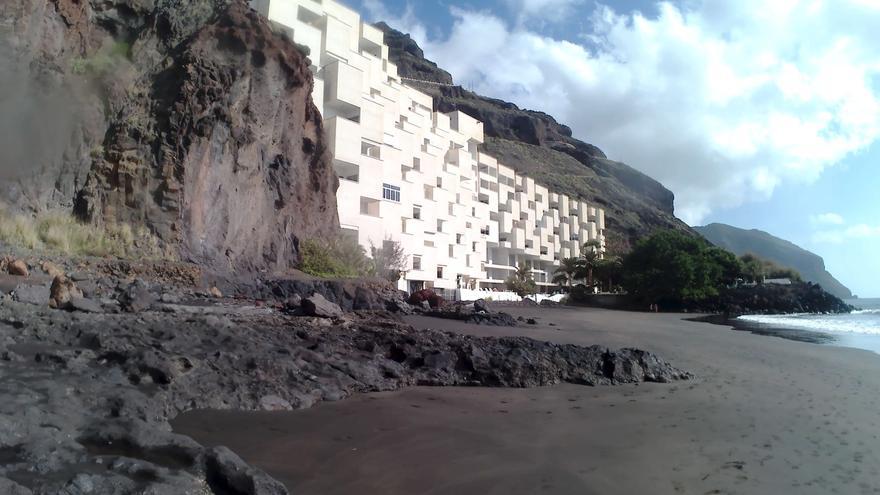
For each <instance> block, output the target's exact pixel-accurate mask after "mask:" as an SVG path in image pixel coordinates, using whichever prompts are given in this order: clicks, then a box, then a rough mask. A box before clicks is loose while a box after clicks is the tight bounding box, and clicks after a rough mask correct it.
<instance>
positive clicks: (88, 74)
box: [0, 0, 338, 272]
mask: <svg viewBox="0 0 880 495" xmlns="http://www.w3.org/2000/svg"><path fill="white" fill-rule="evenodd" d="M13 3H14V5H10V6H9V7H11V8H9V9H7V8H4V9H3V12H2V13H0V27H4V30H3V31H2V38H3V40H2V43H0V57H2V60H0V62H2V63H3V66H4V72H6V68H7V67H11V68H14V70H13V71H12V73H13V74H15V75H16V76H15V77H16V78H18V79H20V81H19V80H18V79H16V81H14V82H16V83H20V84H14V85H11V87H13V88H17V89H20V90H21V91H22V96H23V100H24V101H25V102H29V103H28V104H27V105H26V106H27V108H21V109H20V110H21V111H20V112H4V113H3V115H2V118H3V119H8V118H21V114H22V113H25V114H27V113H29V112H31V113H32V112H37V111H40V112H44V113H43V114H42V115H39V116H31V115H28V118H26V119H24V120H25V121H30V120H35V119H37V118H39V119H42V120H43V121H51V122H56V121H61V122H63V125H57V126H55V125H50V126H48V127H50V128H51V130H52V132H51V133H48V131H46V132H44V133H43V135H42V137H43V138H44V139H42V140H41V141H40V142H34V139H33V138H31V137H28V136H24V137H23V139H21V142H20V143H14V144H15V146H17V147H18V148H22V147H25V148H27V149H25V150H24V152H23V153H15V154H14V156H13V154H10V153H3V154H2V155H0V158H2V160H3V163H2V165H0V170H4V171H6V172H5V174H8V173H9V170H12V169H14V168H15V167H20V166H21V164H20V163H11V162H12V161H13V159H15V160H20V159H29V160H31V161H32V165H33V166H32V167H31V168H32V170H34V171H36V173H34V174H30V175H28V176H15V177H9V179H10V180H4V181H2V184H0V199H6V200H8V201H9V202H10V203H13V204H27V205H28V206H30V207H31V208H33V209H45V208H51V207H61V208H69V209H74V210H75V211H76V212H77V213H78V214H79V215H80V216H82V217H83V218H85V219H87V220H89V221H92V222H95V223H104V222H106V223H112V222H127V223H130V224H133V225H143V226H146V227H148V228H149V229H150V230H151V231H152V232H153V233H154V234H155V235H156V236H158V237H159V238H160V239H161V240H162V241H163V242H164V243H166V244H171V245H175V246H179V247H180V253H181V255H182V257H183V258H184V259H186V260H192V261H197V262H199V263H200V264H202V265H203V266H206V267H208V268H209V269H210V270H213V271H218V272H223V271H227V272H228V271H256V270H270V271H271V270H280V269H284V268H288V267H290V266H291V265H292V264H293V262H294V261H296V259H297V248H298V242H299V240H300V239H304V238H320V237H325V236H329V235H330V234H331V233H333V232H334V230H335V228H336V227H337V222H338V221H337V215H336V201H335V190H336V187H337V179H336V176H335V174H334V173H333V170H332V164H331V159H330V156H329V151H328V148H327V145H326V142H325V137H324V131H323V128H322V122H321V117H320V114H319V112H318V111H317V108H316V107H315V106H314V104H313V103H312V101H311V91H312V86H313V81H312V76H311V73H310V71H309V69H308V63H307V61H306V58H305V56H304V55H303V54H302V53H300V52H299V51H298V50H297V48H296V47H295V46H294V44H293V43H291V42H290V41H289V40H287V39H285V38H284V37H283V36H281V35H276V34H275V33H274V32H273V31H272V29H271V28H270V26H269V24H268V22H267V21H266V20H265V19H263V18H261V17H260V16H259V15H258V14H256V13H255V12H254V11H252V10H250V8H249V7H248V6H247V4H246V2H245V1H244V0H234V1H233V0H194V1H187V2H172V1H167V0H159V1H153V0H133V1H122V0H110V1H105V0H24V1H22V2H13ZM46 95H48V96H46ZM13 99H14V98H13ZM57 102H63V104H58V103H57ZM49 103H52V105H49ZM23 106H24V104H23ZM25 127H27V126H25ZM56 127H57V128H56ZM23 134H26V133H23ZM38 134H39V133H38ZM31 149H33V150H37V151H39V152H36V151H35V152H34V153H33V155H32V156H31V155H29V154H28V153H27V152H28V151H30V150H31ZM22 157H24V158H22Z"/></svg>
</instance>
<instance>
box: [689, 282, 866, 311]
mask: <svg viewBox="0 0 880 495" xmlns="http://www.w3.org/2000/svg"><path fill="white" fill-rule="evenodd" d="M704 306H709V307H707V308H705V309H708V310H710V311H707V312H716V313H724V314H730V315H742V314H791V313H849V312H851V311H853V310H854V309H855V308H854V307H852V306H850V305H849V304H847V303H845V302H843V300H841V299H840V298H839V297H837V296H835V295H833V294H830V293H828V292H826V291H825V290H824V289H822V287H821V286H819V285H816V284H813V283H810V282H806V283H804V282H796V283H794V284H792V285H772V284H763V285H758V286H756V287H737V288H734V289H727V290H725V291H723V292H722V293H721V295H720V296H719V297H718V298H717V300H716V301H712V302H711V303H710V304H706V305H704Z"/></svg>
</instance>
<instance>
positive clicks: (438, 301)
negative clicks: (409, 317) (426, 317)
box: [409, 289, 446, 308]
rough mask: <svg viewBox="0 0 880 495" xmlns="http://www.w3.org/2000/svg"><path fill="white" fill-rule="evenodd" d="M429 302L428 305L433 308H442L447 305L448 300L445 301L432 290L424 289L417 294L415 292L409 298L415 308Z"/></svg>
mask: <svg viewBox="0 0 880 495" xmlns="http://www.w3.org/2000/svg"><path fill="white" fill-rule="evenodd" d="M425 301H427V302H428V305H429V306H430V307H431V308H442V307H443V306H445V305H446V300H445V299H443V296H441V295H440V294H437V293H436V292H434V291H433V290H431V289H422V290H419V291H416V292H413V293H412V294H411V295H410V296H409V303H410V304H412V305H413V306H420V305H422V303H423V302H425Z"/></svg>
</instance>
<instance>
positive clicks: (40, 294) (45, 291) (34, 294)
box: [12, 284, 50, 306]
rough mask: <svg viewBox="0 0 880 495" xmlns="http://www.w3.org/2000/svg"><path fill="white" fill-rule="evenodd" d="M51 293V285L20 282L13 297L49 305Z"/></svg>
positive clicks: (39, 304) (40, 304)
mask: <svg viewBox="0 0 880 495" xmlns="http://www.w3.org/2000/svg"><path fill="white" fill-rule="evenodd" d="M49 294H50V292H49V287H48V286H46V285H25V284H20V285H18V286H17V287H16V288H15V291H14V292H13V295H12V297H13V299H15V300H16V301H18V302H22V303H27V304H36V305H38V306H48V305H49Z"/></svg>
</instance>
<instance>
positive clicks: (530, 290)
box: [504, 263, 538, 297]
mask: <svg viewBox="0 0 880 495" xmlns="http://www.w3.org/2000/svg"><path fill="white" fill-rule="evenodd" d="M504 284H505V285H507V288H508V290H510V291H512V292H515V293H516V294H517V295H518V296H520V297H526V296H528V295H530V294H534V293H536V292H538V284H536V283H535V279H534V278H533V277H532V271H531V269H530V268H529V267H528V266H526V265H525V264H524V263H520V265H519V266H518V267H517V268H516V271H515V272H514V273H513V275H511V276H510V277H509V278H508V279H507V280H506V281H505V282H504Z"/></svg>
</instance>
